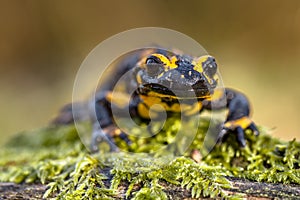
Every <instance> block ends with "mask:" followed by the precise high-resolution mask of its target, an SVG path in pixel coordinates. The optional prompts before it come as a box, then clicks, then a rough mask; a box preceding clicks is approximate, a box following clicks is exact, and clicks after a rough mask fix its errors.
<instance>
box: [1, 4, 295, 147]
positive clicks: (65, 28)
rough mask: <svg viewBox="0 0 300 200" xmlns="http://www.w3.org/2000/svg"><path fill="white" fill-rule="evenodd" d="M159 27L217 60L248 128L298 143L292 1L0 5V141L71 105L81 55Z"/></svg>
mask: <svg viewBox="0 0 300 200" xmlns="http://www.w3.org/2000/svg"><path fill="white" fill-rule="evenodd" d="M144 26H157V27H165V28H170V29H174V30H177V31H180V32H182V33H184V34H187V35H189V36H190V37H192V38H194V39H195V40H197V41H198V42H199V43H200V44H201V45H203V47H204V48H205V49H206V50H207V51H208V52H209V53H210V54H211V55H213V56H215V57H216V58H217V60H218V63H219V66H220V72H221V74H222V77H223V81H224V84H225V85H226V86H228V87H234V88H237V89H239V90H242V91H243V92H245V93H246V94H247V95H248V97H249V98H250V99H251V102H252V106H253V107H254V113H253V117H254V119H255V121H256V123H258V124H261V125H265V126H267V127H270V129H273V131H272V133H271V134H273V135H274V136H276V137H280V138H283V139H286V140H289V139H292V138H295V137H296V138H298V139H300V123H299V122H300V121H299V119H300V114H299V110H300V102H299V99H300V87H299V83H298V80H299V77H300V1H298V0H289V1H281V0H263V1H234V0H229V1H222V0H220V1H217V0H216V1H204V0H194V1H192V0H187V1H179V0H178V1H174V0H172V1H171V0H165V1H159V0H151V1H150V0H144V1H139V0H131V1H116V0H112V1H84V3H83V1H70V0H66V1H59V0H51V1H50V0H48V1H33V0H24V1H14V0H11V1H8V0H7V1H5V0H3V1H0V91H1V93H0V94H1V98H0V109H1V112H0V113H1V114H0V127H1V129H0V131H1V135H0V141H1V142H4V141H6V140H7V139H8V138H9V137H10V136H12V135H13V134H16V133H17V132H20V131H22V130H30V129H34V128H38V127H42V126H45V125H47V123H48V122H49V121H50V120H51V119H52V118H53V117H54V116H55V114H56V113H57V111H58V110H59V108H60V107H61V106H62V105H64V104H65V103H67V102H71V96H72V87H73V82H74V78H75V75H76V72H77V70H78V68H79V67H80V64H81V63H82V61H83V60H84V58H85V57H86V56H87V54H88V53H89V52H90V51H91V50H92V49H93V48H94V47H95V46H96V45H97V44H99V43H100V42H101V41H103V40H105V39H106V38H108V37H110V36H112V35H114V34H117V33H119V32H122V31H125V30H128V29H131V28H137V27H144Z"/></svg>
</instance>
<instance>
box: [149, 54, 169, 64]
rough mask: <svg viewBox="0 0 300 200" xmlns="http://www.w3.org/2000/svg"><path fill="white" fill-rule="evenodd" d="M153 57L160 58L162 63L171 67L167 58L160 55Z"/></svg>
mask: <svg viewBox="0 0 300 200" xmlns="http://www.w3.org/2000/svg"><path fill="white" fill-rule="evenodd" d="M152 56H155V57H157V58H159V59H160V61H161V62H162V63H164V64H165V65H167V66H170V60H169V59H168V58H167V57H166V56H164V55H162V54H159V53H154V54H152Z"/></svg>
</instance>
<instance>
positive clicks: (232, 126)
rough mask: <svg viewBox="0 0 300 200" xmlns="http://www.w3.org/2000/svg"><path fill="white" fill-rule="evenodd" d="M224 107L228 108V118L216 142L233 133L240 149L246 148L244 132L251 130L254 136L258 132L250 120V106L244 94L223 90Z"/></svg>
mask: <svg viewBox="0 0 300 200" xmlns="http://www.w3.org/2000/svg"><path fill="white" fill-rule="evenodd" d="M225 95H226V102H227V103H226V107H227V108H228V116H227V119H226V121H225V123H224V124H223V127H222V129H221V131H220V134H219V136H218V142H221V141H222V139H223V137H224V135H226V134H227V133H228V132H230V131H233V132H235V133H236V134H237V141H238V143H239V144H240V146H241V147H245V146H246V140H245V130H246V129H251V130H252V132H253V134H254V135H258V134H259V131H258V129H257V127H256V125H255V123H254V122H253V121H252V120H251V119H250V116H249V115H250V105H249V101H248V99H247V98H246V97H245V95H244V94H242V93H240V92H238V91H235V90H232V89H228V88H226V89H225Z"/></svg>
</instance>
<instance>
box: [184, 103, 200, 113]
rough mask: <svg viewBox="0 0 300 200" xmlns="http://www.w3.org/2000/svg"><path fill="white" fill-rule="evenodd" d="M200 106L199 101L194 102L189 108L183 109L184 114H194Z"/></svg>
mask: <svg viewBox="0 0 300 200" xmlns="http://www.w3.org/2000/svg"><path fill="white" fill-rule="evenodd" d="M201 108H202V103H201V102H197V103H194V105H192V106H191V108H190V110H187V111H185V114H186V115H187V116H190V115H195V114H197V113H199V111H200V110H201Z"/></svg>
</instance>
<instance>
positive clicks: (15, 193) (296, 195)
mask: <svg viewBox="0 0 300 200" xmlns="http://www.w3.org/2000/svg"><path fill="white" fill-rule="evenodd" d="M108 172H109V170H106V172H105V173H108ZM106 175H107V176H108V177H111V175H110V174H106ZM226 178H227V179H228V180H229V181H230V183H231V184H232V187H231V188H225V190H226V191H227V192H228V193H231V194H234V193H238V194H244V195H245V197H246V198H247V199H300V186H299V185H286V184H272V183H259V182H252V181H249V180H246V179H240V178H232V177H226ZM107 181H108V182H110V181H111V180H107ZM161 184H162V185H163V186H164V188H165V189H164V191H165V192H166V193H167V194H168V196H169V197H170V199H192V196H191V191H189V190H187V189H184V188H181V187H178V186H176V185H172V184H170V183H167V182H162V183H161ZM127 187H128V183H126V182H123V183H121V184H120V186H119V189H118V195H117V196H116V199H125V193H126V188H127ZM138 188H139V186H136V188H135V190H137V189H138ZM46 189H47V186H46V185H43V184H16V183H0V199H42V197H43V194H44V193H45V191H46ZM200 199H203V198H200ZM204 199H205V198H204Z"/></svg>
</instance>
